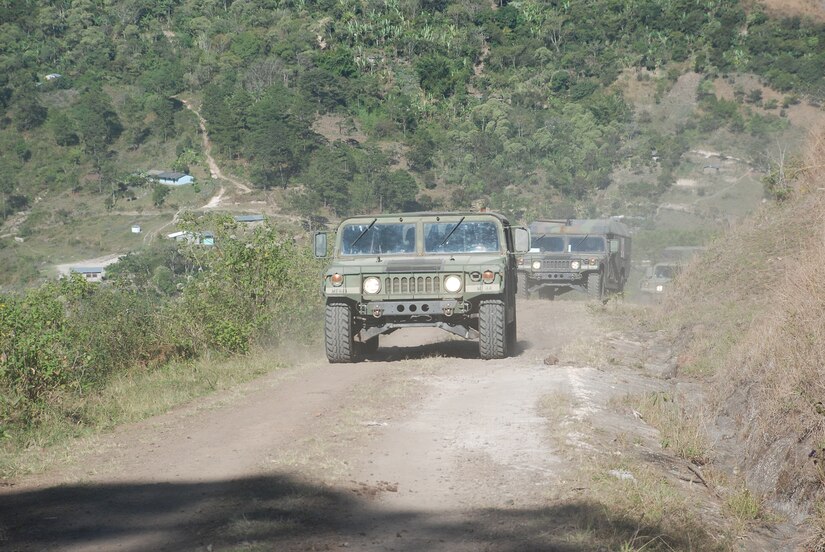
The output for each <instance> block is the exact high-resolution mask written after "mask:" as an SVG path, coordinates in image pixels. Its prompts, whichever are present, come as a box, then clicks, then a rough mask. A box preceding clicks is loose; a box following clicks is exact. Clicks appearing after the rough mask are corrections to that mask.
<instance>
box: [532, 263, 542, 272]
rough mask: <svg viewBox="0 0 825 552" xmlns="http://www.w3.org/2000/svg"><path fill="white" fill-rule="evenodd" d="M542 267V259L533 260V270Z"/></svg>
mask: <svg viewBox="0 0 825 552" xmlns="http://www.w3.org/2000/svg"><path fill="white" fill-rule="evenodd" d="M540 268H541V261H533V270H539V269H540Z"/></svg>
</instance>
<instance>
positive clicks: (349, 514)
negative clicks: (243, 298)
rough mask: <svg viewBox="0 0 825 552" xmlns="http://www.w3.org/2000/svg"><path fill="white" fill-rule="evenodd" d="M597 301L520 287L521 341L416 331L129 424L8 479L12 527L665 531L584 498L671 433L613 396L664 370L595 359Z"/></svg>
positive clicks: (406, 537) (76, 535)
mask: <svg viewBox="0 0 825 552" xmlns="http://www.w3.org/2000/svg"><path fill="white" fill-rule="evenodd" d="M591 309H592V307H588V305H587V304H586V303H584V302H577V301H555V302H552V303H551V302H548V301H528V302H525V303H522V304H520V306H519V348H520V352H519V353H518V355H517V356H515V357H513V358H508V359H505V360H498V361H481V360H479V359H478V356H477V345H476V344H474V343H471V342H464V341H454V340H450V338H449V337H448V334H446V333H437V332H430V331H426V330H418V331H414V330H406V331H399V332H397V333H395V334H393V335H391V336H387V337H386V338H382V339H383V341H382V344H381V345H382V348H381V349H380V350H379V353H378V354H377V356H376V358H374V359H372V360H371V361H368V362H362V363H358V364H353V365H329V364H327V363H326V360H324V359H322V358H320V356H318V357H316V358H314V359H311V360H309V361H306V362H302V363H300V364H297V365H295V366H294V367H292V368H289V369H284V370H280V371H276V372H273V373H272V374H270V375H268V376H266V377H264V378H262V379H259V380H257V381H255V382H253V383H252V384H250V385H247V386H245V387H244V388H242V389H238V390H236V391H234V392H232V393H229V394H223V395H220V396H216V397H212V398H210V399H209V400H207V401H203V402H199V403H198V404H192V405H189V406H187V407H185V408H182V409H180V410H177V411H175V412H172V413H169V414H167V415H164V416H160V417H157V418H154V419H151V420H149V421H147V422H145V423H142V424H139V425H134V426H127V427H123V428H121V429H120V430H118V431H116V432H115V433H114V434H112V435H109V436H106V437H105V438H104V439H103V440H102V442H101V443H98V444H97V445H96V446H95V447H94V452H91V453H89V454H87V455H85V456H83V457H82V458H81V459H80V460H79V461H77V462H76V463H75V464H73V465H71V466H67V467H65V468H62V469H60V470H58V471H56V472H54V473H49V474H45V475H40V476H37V477H33V478H29V479H25V480H21V481H17V482H14V484H13V485H11V486H7V487H5V488H0V545H3V544H5V545H6V546H2V548H3V549H5V550H61V551H72V552H80V551H108V550H123V551H138V550H331V549H339V548H351V549H355V550H375V551H378V550H404V551H413V550H450V551H465V550H466V551H471V550H473V551H475V550H496V551H499V550H500V551H516V550H563V551H582V552H583V551H586V550H596V549H598V548H599V546H598V543H601V542H604V541H603V540H599V539H603V538H604V535H603V534H600V533H599V528H600V527H609V528H610V531H614V532H617V533H619V534H623V533H626V535H627V540H630V539H631V537H632V536H633V535H634V531H635V533H636V534H638V533H639V531H640V530H643V531H648V532H649V534H657V533H656V531H659V533H658V534H660V535H661V534H662V530H661V529H660V528H657V527H648V526H644V524H639V525H634V526H626V527H625V526H623V525H621V524H617V523H616V522H615V521H614V520H610V521H608V520H606V519H605V517H606V516H608V513H607V512H606V510H605V509H604V508H603V507H601V506H599V505H598V504H597V503H594V502H593V501H590V500H586V499H584V498H580V493H581V492H583V490H584V487H585V486H586V485H587V483H582V482H581V478H582V469H583V468H584V467H586V466H587V465H589V464H593V463H594V462H597V461H598V460H597V458H598V457H599V456H600V455H603V454H607V455H609V454H613V453H614V452H612V450H613V449H611V447H615V445H613V444H611V443H613V442H614V441H615V440H616V439H617V437H616V436H617V435H628V434H630V433H632V432H634V431H637V432H640V433H638V434H637V436H636V437H634V439H636V442H635V446H644V442H645V438H650V439H652V440H653V441H654V442H655V435H653V434H652V430H650V428H646V427H645V426H644V424H643V423H641V422H640V421H639V420H637V419H635V418H634V416H633V415H632V413H631V412H629V411H628V412H622V411H621V409H620V410H619V411H617V409H616V408H615V405H613V406H612V402H613V401H615V400H616V399H617V397H622V396H625V395H627V394H629V393H638V392H641V391H645V390H650V389H656V388H658V387H660V386H661V385H662V381H663V380H661V379H659V378H655V377H651V375H649V374H642V373H639V371H638V370H632V369H628V368H626V367H621V366H616V367H614V368H612V369H610V370H605V369H603V368H602V367H594V366H588V365H587V363H585V362H582V361H581V359H582V358H583V357H586V353H587V339H585V341H581V338H583V337H585V338H586V337H587V336H590V335H592V333H593V331H594V330H595V329H596V328H597V326H598V323H597V321H596V319H595V317H594V316H593V313H592V312H591ZM436 340H440V342H435V341H436ZM551 355H555V356H557V357H559V359H560V362H559V363H558V364H552V362H553V361H552V359H551V360H548V361H547V362H548V363H549V364H548V363H545V359H547V358H548V357H550V356H551ZM645 432H646V433H645ZM650 446H651V447H653V446H654V445H653V444H651V445H650ZM651 450H652V448H651ZM674 470H676V471H674V473H676V472H678V467H677V468H674ZM685 471H686V470H685ZM685 480H687V478H685ZM684 485H686V487H687V491H686V492H694V491H693V489H694V488H697V487H700V486H698V485H693V484H690V483H684ZM702 490H703V489H700V490H699V491H696V492H701V491H702ZM588 528H589V529H588ZM643 534H646V533H643ZM668 538H669V541H668V542H669V543H671V544H673V545H674V549H680V548H679V546H678V544H679V542H680V540H679V539H680V538H682V537H681V536H680V535H669V536H668ZM687 548H688V547H687V546H685V549H687Z"/></svg>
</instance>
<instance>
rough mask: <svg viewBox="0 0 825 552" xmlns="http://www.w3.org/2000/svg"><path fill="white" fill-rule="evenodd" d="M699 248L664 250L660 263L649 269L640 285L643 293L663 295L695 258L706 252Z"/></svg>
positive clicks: (671, 248) (676, 247)
mask: <svg viewBox="0 0 825 552" xmlns="http://www.w3.org/2000/svg"><path fill="white" fill-rule="evenodd" d="M704 250H705V248H704V247H699V246H679V245H677V246H671V247H666V248H664V249H663V250H662V253H661V254H660V255H659V262H657V263H656V264H654V265H653V266H652V267H649V268H648V269H647V272H646V274H645V277H644V278H643V279H642V281H641V283H640V284H639V291H641V292H642V293H652V294H661V293H664V292H665V291H667V290H668V288H670V287H671V285H672V282H673V280H674V279H675V278H676V277H677V276H678V275H679V273H680V272H682V269H683V268H684V267H685V265H687V264H688V263H689V262H690V261H691V259H693V257H695V256H696V255H698V254H700V253H701V252H702V251H704Z"/></svg>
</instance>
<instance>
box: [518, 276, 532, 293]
mask: <svg viewBox="0 0 825 552" xmlns="http://www.w3.org/2000/svg"><path fill="white" fill-rule="evenodd" d="M528 286H529V284H528V283H527V274H525V273H524V272H519V273H518V296H519V297H521V298H522V299H529V298H530V291H529V290H528Z"/></svg>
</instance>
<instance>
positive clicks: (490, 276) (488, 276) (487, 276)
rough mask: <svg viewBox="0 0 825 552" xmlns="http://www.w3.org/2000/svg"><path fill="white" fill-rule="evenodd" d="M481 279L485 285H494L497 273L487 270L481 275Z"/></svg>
mask: <svg viewBox="0 0 825 552" xmlns="http://www.w3.org/2000/svg"><path fill="white" fill-rule="evenodd" d="M481 279H482V280H484V283H485V284H492V283H493V280H495V279H496V273H495V272H493V271H492V270H485V271H484V273H483V274H482V275H481Z"/></svg>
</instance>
